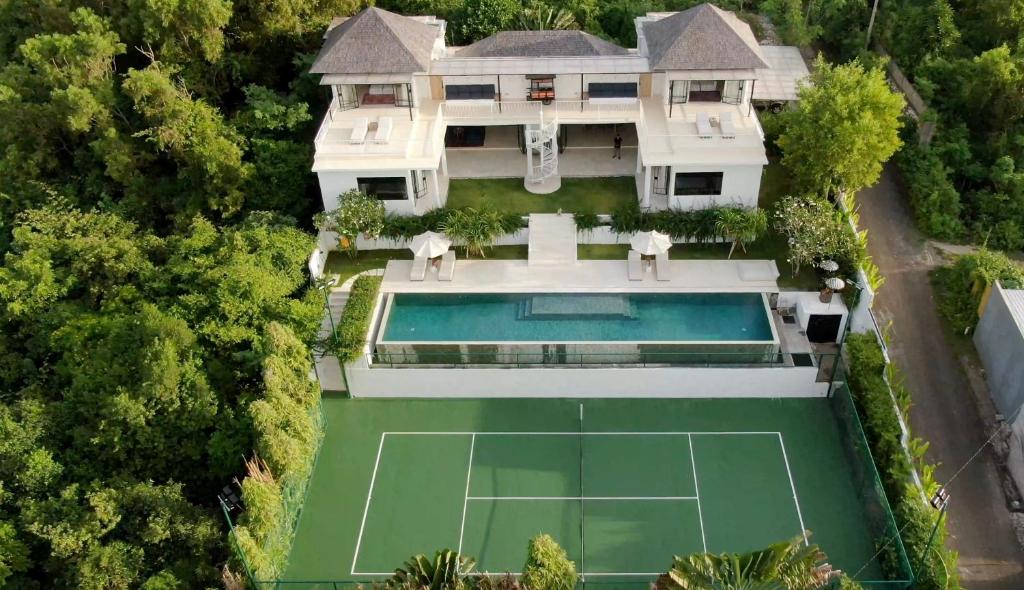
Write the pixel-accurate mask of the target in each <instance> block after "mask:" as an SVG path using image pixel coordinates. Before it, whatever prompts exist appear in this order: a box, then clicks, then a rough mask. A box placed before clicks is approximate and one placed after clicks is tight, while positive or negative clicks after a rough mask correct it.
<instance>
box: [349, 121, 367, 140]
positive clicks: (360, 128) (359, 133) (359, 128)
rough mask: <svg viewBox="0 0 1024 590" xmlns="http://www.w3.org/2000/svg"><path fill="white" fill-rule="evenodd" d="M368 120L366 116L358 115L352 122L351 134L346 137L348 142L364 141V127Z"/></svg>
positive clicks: (365, 127)
mask: <svg viewBox="0 0 1024 590" xmlns="http://www.w3.org/2000/svg"><path fill="white" fill-rule="evenodd" d="M369 126H370V121H369V119H367V118H366V117H359V118H358V119H356V120H355V121H353V122H352V135H349V137H348V143H363V142H364V141H366V129H367V128H368V127H369Z"/></svg>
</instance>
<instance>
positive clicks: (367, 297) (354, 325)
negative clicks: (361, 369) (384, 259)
mask: <svg viewBox="0 0 1024 590" xmlns="http://www.w3.org/2000/svg"><path fill="white" fill-rule="evenodd" d="M381 279H382V277H378V276H371V275H363V276H361V277H358V278H357V279H356V280H355V282H354V283H352V290H351V291H350V292H349V295H348V302H347V303H345V309H344V311H342V312H341V321H340V322H339V324H338V327H337V330H338V342H337V346H336V347H335V355H336V356H337V357H338V360H340V361H341V362H343V363H345V362H349V361H353V360H355V359H357V358H359V355H360V354H362V352H363V346H364V345H365V344H366V332H367V330H369V329H370V314H372V313H373V306H374V304H375V303H376V301H377V292H378V291H379V290H380V283H381Z"/></svg>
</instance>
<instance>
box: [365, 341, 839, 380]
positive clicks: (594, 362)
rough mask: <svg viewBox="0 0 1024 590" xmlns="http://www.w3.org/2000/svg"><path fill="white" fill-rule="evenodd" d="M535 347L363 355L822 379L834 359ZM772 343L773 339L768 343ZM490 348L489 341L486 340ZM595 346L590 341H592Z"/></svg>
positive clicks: (422, 362) (382, 359) (377, 359)
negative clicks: (770, 371)
mask: <svg viewBox="0 0 1024 590" xmlns="http://www.w3.org/2000/svg"><path fill="white" fill-rule="evenodd" d="M542 346H543V348H544V350H537V351H527V352H522V351H512V352H504V351H498V350H484V349H485V348H487V347H486V346H481V347H479V349H477V350H464V348H465V346H461V347H460V345H441V344H435V345H429V344H428V345H424V346H422V347H420V346H414V347H412V348H417V350H409V351H388V352H381V351H376V352H372V353H370V354H369V355H368V357H369V361H370V366H371V367H387V368H402V367H415V368H431V367H445V368H472V367H486V368H500V367H515V368H524V367H539V366H548V367H581V368H582V367H589V368H593V367H602V366H606V367H645V368H647V367H819V368H821V369H823V371H825V372H826V375H825V376H826V379H824V380H825V381H827V380H828V378H827V377H828V376H830V374H831V367H832V366H833V365H834V364H835V359H836V354H835V353H810V352H807V353H794V352H780V351H777V350H772V349H767V348H766V347H765V346H764V345H757V346H760V348H759V349H757V350H733V351H708V350H702V351H693V350H683V349H679V350H672V346H671V345H640V346H633V348H635V350H634V351H631V352H609V351H606V350H600V349H594V350H585V351H572V350H567V348H566V345H536V348H538V349H540V348H541V347H542ZM772 346H774V345H772ZM490 348H491V349H494V348H495V347H494V346H490ZM595 348H596V347H595Z"/></svg>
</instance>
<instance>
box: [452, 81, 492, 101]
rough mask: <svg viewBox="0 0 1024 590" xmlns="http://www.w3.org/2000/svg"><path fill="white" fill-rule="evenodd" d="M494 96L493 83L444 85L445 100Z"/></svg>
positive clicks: (478, 98)
mask: <svg viewBox="0 0 1024 590" xmlns="http://www.w3.org/2000/svg"><path fill="white" fill-rule="evenodd" d="M496 96H497V93H496V92H495V91H494V84H448V85H446V86H445V87H444V99H445V100H486V99H491V100H494V98H495V97H496Z"/></svg>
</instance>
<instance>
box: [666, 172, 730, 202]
mask: <svg viewBox="0 0 1024 590" xmlns="http://www.w3.org/2000/svg"><path fill="white" fill-rule="evenodd" d="M724 178H725V173H724V172H676V174H675V178H674V179H673V181H672V194H673V195H678V196H684V197H697V196H718V195H721V194H722V180H723V179H724ZM680 181H682V182H680ZM681 185H682V186H681Z"/></svg>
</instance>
